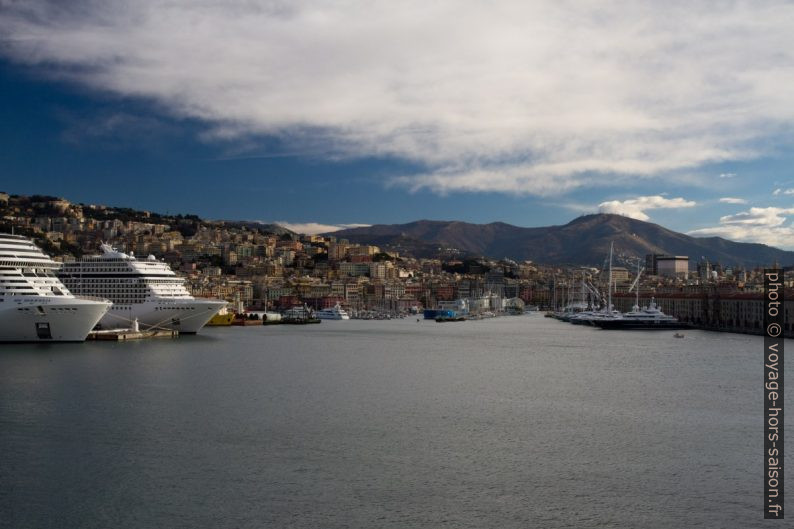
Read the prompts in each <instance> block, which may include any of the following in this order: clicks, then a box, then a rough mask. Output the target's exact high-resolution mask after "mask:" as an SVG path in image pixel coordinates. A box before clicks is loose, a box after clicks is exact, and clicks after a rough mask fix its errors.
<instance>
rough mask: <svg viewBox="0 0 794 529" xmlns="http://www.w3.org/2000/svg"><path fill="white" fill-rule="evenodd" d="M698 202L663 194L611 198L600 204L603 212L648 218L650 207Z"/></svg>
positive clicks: (688, 204) (661, 207) (677, 205)
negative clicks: (618, 198) (647, 212)
mask: <svg viewBox="0 0 794 529" xmlns="http://www.w3.org/2000/svg"><path fill="white" fill-rule="evenodd" d="M696 204H697V203H696V202H693V201H691V200H684V199H683V198H681V197H678V198H665V197H663V196H661V195H655V196H645V197H637V198H632V199H629V200H610V201H609V202H602V203H601V204H599V205H598V211H599V212H601V213H615V214H617V215H625V216H627V217H632V218H635V219H639V220H648V219H650V217H649V216H648V215H646V214H645V210H648V209H667V208H691V207H693V206H695V205H696Z"/></svg>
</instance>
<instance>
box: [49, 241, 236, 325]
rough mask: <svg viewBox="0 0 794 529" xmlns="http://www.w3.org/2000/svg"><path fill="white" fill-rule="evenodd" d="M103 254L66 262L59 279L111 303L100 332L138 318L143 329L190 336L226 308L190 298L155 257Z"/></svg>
mask: <svg viewBox="0 0 794 529" xmlns="http://www.w3.org/2000/svg"><path fill="white" fill-rule="evenodd" d="M101 250H102V253H101V254H99V255H91V256H86V257H83V258H82V259H80V260H78V261H74V262H71V263H64V265H63V268H61V270H60V272H59V273H58V275H59V277H60V278H61V280H62V281H63V283H64V285H66V287H67V288H69V289H70V290H71V291H72V292H74V293H76V294H86V295H92V296H101V297H103V298H108V299H109V300H111V301H112V302H113V306H112V307H111V309H110V311H108V313H107V314H106V315H105V316H104V317H103V318H102V320H101V321H100V325H101V326H102V328H105V329H114V328H119V327H130V326H132V325H133V322H134V321H135V320H136V319H137V320H138V325H139V326H140V328H142V329H175V330H178V331H179V332H180V333H187V334H192V333H196V332H198V330H199V329H201V328H202V327H203V326H204V324H206V323H207V322H208V321H209V320H210V319H211V318H212V317H213V316H215V315H216V314H217V313H218V312H219V311H220V310H221V309H222V308H223V307H225V306H226V302H225V301H221V300H214V299H213V300H210V299H196V298H194V297H193V296H191V295H190V292H188V291H187V289H186V288H185V284H184V280H183V279H182V278H180V277H179V276H177V275H176V274H175V273H174V271H173V270H171V267H169V266H168V264H167V263H165V262H163V261H158V260H157V259H156V258H155V257H154V256H153V255H150V256H149V257H148V258H146V259H136V258H135V257H134V256H132V255H127V254H126V253H124V252H120V251H118V250H116V249H115V248H112V247H111V246H109V245H107V244H102V245H101Z"/></svg>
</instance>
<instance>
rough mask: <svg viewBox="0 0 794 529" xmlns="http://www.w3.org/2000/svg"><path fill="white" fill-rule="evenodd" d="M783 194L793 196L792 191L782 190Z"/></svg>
mask: <svg viewBox="0 0 794 529" xmlns="http://www.w3.org/2000/svg"><path fill="white" fill-rule="evenodd" d="M783 194H784V195H794V189H784V190H783Z"/></svg>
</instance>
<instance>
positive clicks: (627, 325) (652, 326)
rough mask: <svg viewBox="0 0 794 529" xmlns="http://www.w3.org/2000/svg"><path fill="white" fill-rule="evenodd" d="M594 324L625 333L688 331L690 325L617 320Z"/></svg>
mask: <svg viewBox="0 0 794 529" xmlns="http://www.w3.org/2000/svg"><path fill="white" fill-rule="evenodd" d="M593 324H594V325H596V326H598V327H600V328H602V329H608V330H623V331H631V330H636V331H652V330H672V329H688V328H689V325H688V324H686V323H682V322H680V321H664V322H648V321H630V320H625V319H615V320H594V321H593Z"/></svg>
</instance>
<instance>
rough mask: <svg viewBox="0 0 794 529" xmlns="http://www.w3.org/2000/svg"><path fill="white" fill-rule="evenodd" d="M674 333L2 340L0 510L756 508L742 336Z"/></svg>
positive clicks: (517, 323) (381, 514)
mask: <svg viewBox="0 0 794 529" xmlns="http://www.w3.org/2000/svg"><path fill="white" fill-rule="evenodd" d="M685 335H686V336H685V338H684V339H675V338H674V337H673V332H672V331H631V332H621V331H603V330H598V329H594V328H588V327H582V326H571V325H569V324H566V323H562V322H558V321H554V320H550V319H546V318H543V317H541V316H540V315H537V314H536V315H528V316H516V317H503V318H497V319H490V320H481V321H469V322H448V323H436V322H435V321H429V320H422V321H419V322H417V321H416V319H415V318H412V319H405V320H392V321H355V320H352V321H325V322H323V323H322V324H321V325H307V326H286V325H283V326H281V325H278V326H261V327H236V328H230V327H226V328H207V329H204V330H203V331H202V333H201V334H199V335H196V336H182V337H179V338H178V339H166V340H144V341H135V342H127V343H117V342H90V343H84V344H48V345H3V346H0V527H2V528H15V529H19V528H36V529H47V528H65V527H70V528H71V527H74V528H78V527H79V528H82V529H89V528H108V527H113V528H116V529H119V528H154V527H163V528H166V527H167V528H197V527H213V528H249V527H250V528H254V527H257V528H259V527H273V528H322V529H330V528H443V527H450V528H532V527H539V528H553V527H582V528H590V527H626V528H629V527H644V528H652V527H671V528H678V527H737V528H738V527H741V528H752V527H762V526H763V525H764V521H763V519H762V510H761V503H762V493H763V489H762V487H763V482H762V477H763V476H762V451H763V444H762V443H763V431H762V426H763V417H762V408H763V402H762V396H763V394H762V378H761V377H762V367H763V364H762V358H763V357H762V354H763V352H762V342H763V339H762V338H761V337H757V336H746V335H736V334H725V333H712V332H706V331H686V332H685ZM787 347H789V349H790V350H791V351H794V349H791V347H792V344H791V343H789V342H787ZM792 354H794V353H792ZM788 405H789V406H790V405H791V402H790V400H789V401H788ZM789 409H791V408H789ZM791 490H794V489H791Z"/></svg>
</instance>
